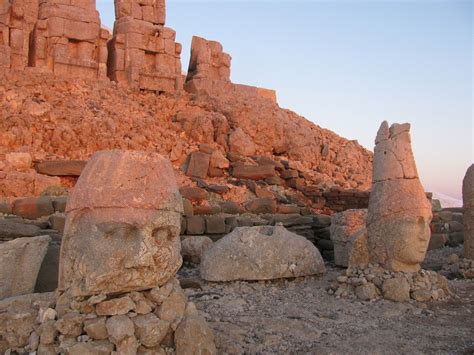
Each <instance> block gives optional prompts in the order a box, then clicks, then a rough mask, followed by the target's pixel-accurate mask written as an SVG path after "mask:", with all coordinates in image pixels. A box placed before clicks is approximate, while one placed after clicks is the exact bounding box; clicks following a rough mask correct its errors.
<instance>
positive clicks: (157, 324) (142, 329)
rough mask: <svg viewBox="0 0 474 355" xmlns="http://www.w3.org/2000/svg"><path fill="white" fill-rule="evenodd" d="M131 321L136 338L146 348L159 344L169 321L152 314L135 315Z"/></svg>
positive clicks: (165, 332)
mask: <svg viewBox="0 0 474 355" xmlns="http://www.w3.org/2000/svg"><path fill="white" fill-rule="evenodd" d="M133 323H134V324H135V334H136V336H137V338H138V340H139V341H140V343H141V344H143V345H144V346H146V347H147V348H151V347H154V346H157V345H159V344H160V343H161V341H162V340H163V339H164V337H165V336H166V334H167V333H168V330H169V328H170V323H169V322H167V321H164V320H161V319H159V318H158V317H157V316H155V315H154V314H146V315H141V316H137V317H135V318H134V319H133Z"/></svg>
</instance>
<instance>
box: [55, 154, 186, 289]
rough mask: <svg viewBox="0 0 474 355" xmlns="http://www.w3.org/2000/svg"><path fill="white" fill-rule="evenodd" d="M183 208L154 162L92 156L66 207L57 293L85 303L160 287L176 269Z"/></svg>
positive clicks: (146, 157) (166, 167) (148, 157)
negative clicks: (83, 298)
mask: <svg viewBox="0 0 474 355" xmlns="http://www.w3.org/2000/svg"><path fill="white" fill-rule="evenodd" d="M182 208H183V207H182V199H181V197H180V195H179V191H178V187H177V185H176V181H175V178H174V174H173V170H172V167H171V164H170V162H169V161H168V160H167V159H165V158H163V157H162V156H161V155H158V154H156V153H144V152H133V151H118V150H115V151H102V152H98V153H96V154H94V155H93V156H92V158H91V160H90V161H89V163H88V164H87V166H86V167H85V169H84V171H83V173H82V175H81V177H80V178H79V181H78V182H77V185H76V187H75V189H74V191H73V193H72V195H71V196H70V199H69V201H68V205H67V207H66V211H67V217H66V227H65V232H64V237H63V242H62V245H61V259H60V266H59V289H60V290H63V291H68V292H69V293H70V294H71V295H72V296H87V295H94V294H101V293H104V294H110V293H116V292H130V291H140V290H144V289H149V288H153V287H156V286H160V285H163V284H164V283H166V281H168V280H169V279H170V277H172V276H173V275H174V274H175V273H176V271H177V270H178V269H179V267H180V266H181V262H182V259H181V254H180V250H181V244H180V239H179V231H180V225H181V212H182Z"/></svg>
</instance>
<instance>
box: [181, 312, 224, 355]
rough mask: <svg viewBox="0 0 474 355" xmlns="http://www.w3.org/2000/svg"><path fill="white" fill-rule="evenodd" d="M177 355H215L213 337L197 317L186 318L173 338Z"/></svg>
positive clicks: (201, 319) (202, 321) (207, 327)
mask: <svg viewBox="0 0 474 355" xmlns="http://www.w3.org/2000/svg"><path fill="white" fill-rule="evenodd" d="M174 341H175V344H176V353H177V354H209V355H212V354H217V349H216V346H215V344H214V335H213V333H212V331H211V329H210V328H209V326H208V325H207V323H206V321H205V320H204V319H203V318H201V317H200V316H197V315H190V316H187V317H186V318H185V319H184V320H183V321H182V322H181V323H180V325H179V326H178V329H176V333H175V336H174Z"/></svg>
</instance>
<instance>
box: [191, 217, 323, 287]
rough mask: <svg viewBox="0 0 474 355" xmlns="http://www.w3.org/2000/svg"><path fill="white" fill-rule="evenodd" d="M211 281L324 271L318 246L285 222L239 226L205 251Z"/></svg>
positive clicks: (204, 265)
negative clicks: (281, 224) (284, 223)
mask: <svg viewBox="0 0 474 355" xmlns="http://www.w3.org/2000/svg"><path fill="white" fill-rule="evenodd" d="M200 272H201V277H202V278H203V279H205V280H208V281H232V280H271V279H279V278H286V277H298V276H308V275H317V274H322V273H324V272H325V266H324V261H323V259H322V257H321V254H320V253H319V251H318V249H317V248H316V247H315V246H314V245H313V244H312V243H311V242H310V241H308V240H307V239H305V238H303V237H301V236H299V235H297V234H295V233H292V232H290V231H288V230H286V229H285V228H284V227H282V226H260V227H241V228H236V229H235V230H234V231H233V232H232V233H230V234H228V235H226V236H225V237H224V238H222V239H220V240H219V241H217V242H216V243H214V246H213V247H212V248H211V249H210V250H208V251H207V252H206V253H204V255H203V257H202V260H201V266H200Z"/></svg>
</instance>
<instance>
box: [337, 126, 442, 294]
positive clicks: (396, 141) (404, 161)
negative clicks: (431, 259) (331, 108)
mask: <svg viewBox="0 0 474 355" xmlns="http://www.w3.org/2000/svg"><path fill="white" fill-rule="evenodd" d="M409 132H410V125H409V124H408V123H405V124H393V125H392V126H391V127H389V125H388V123H387V122H386V121H384V122H383V123H382V125H381V126H380V128H379V131H378V133H377V137H376V139H375V151H374V170H373V178H372V191H371V193H370V199H369V208H368V212H367V215H366V216H365V211H362V210H361V211H360V212H359V213H357V212H350V211H346V212H344V213H342V214H340V216H338V215H335V217H333V219H334V222H336V224H335V225H334V226H332V227H331V228H333V233H334V236H332V238H333V239H335V241H337V242H339V243H340V242H341V241H343V242H344V244H343V245H340V246H338V249H340V250H338V254H342V255H338V258H339V259H342V260H340V261H339V264H343V263H344V262H346V263H347V265H348V266H349V268H348V269H347V270H346V272H345V273H344V274H343V275H341V276H340V277H338V279H337V281H338V282H337V283H335V284H334V285H333V287H332V288H331V289H330V292H331V293H334V294H335V295H336V296H342V297H347V296H350V295H355V296H356V297H357V298H359V299H362V300H372V299H376V298H379V297H383V298H385V299H389V300H392V301H397V302H405V301H409V300H410V299H415V300H417V301H420V302H425V301H430V300H439V299H444V298H446V297H449V295H450V294H451V291H450V289H449V286H448V282H447V280H446V278H445V277H443V276H442V275H440V274H438V273H436V272H433V271H430V272H425V271H424V270H420V269H421V267H420V264H421V262H422V261H423V260H424V259H425V255H426V252H427V250H428V243H429V240H430V235H431V231H430V222H431V218H432V207H431V203H430V202H429V201H428V199H427V197H426V194H425V192H424V189H423V187H422V185H421V182H420V180H419V178H418V173H417V169H416V164H415V159H414V156H413V152H412V149H411V140H410V134H409ZM348 217H349V218H348ZM364 219H365V224H366V228H364V227H363V226H361V223H360V221H361V220H362V221H363V220H364ZM351 228H352V229H353V234H352V235H351V234H350V233H345V231H346V230H350V229H351ZM348 234H349V235H348Z"/></svg>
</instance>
